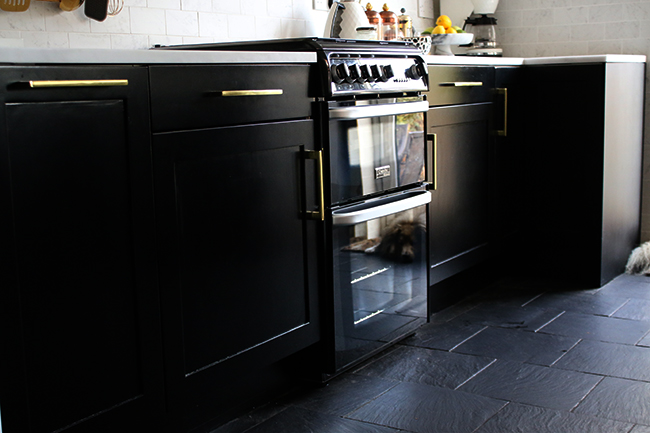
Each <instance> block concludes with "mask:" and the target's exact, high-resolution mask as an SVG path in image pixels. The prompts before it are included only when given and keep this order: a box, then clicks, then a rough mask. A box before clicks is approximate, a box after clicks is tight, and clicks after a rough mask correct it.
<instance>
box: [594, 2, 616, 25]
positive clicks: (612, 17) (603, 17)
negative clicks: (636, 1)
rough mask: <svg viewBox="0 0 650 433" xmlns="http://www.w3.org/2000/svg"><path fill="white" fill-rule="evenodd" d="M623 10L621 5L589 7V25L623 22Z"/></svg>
mask: <svg viewBox="0 0 650 433" xmlns="http://www.w3.org/2000/svg"><path fill="white" fill-rule="evenodd" d="M624 12H625V9H624V8H623V7H621V5H603V6H591V7H590V8H589V22H590V23H612V22H618V21H623V17H624Z"/></svg>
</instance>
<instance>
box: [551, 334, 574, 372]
mask: <svg viewBox="0 0 650 433" xmlns="http://www.w3.org/2000/svg"><path fill="white" fill-rule="evenodd" d="M581 342H582V338H580V339H578V341H576V343H575V344H574V345H573V346H571V347H569V348H568V349H567V351H566V352H564V353H563V354H562V356H560V357H559V358H558V359H556V360H555V361H553V363H552V364H551V365H549V367H553V366H554V365H555V364H556V363H557V362H558V361H559V360H560V359H562V358H564V357H565V356H566V354H567V353H569V352H570V351H571V350H573V348H574V347H576V346H577V345H578V344H580V343H581Z"/></svg>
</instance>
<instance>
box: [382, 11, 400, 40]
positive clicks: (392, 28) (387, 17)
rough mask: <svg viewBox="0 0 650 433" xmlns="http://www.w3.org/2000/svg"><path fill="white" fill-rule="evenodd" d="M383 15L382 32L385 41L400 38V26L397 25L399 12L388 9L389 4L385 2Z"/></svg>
mask: <svg viewBox="0 0 650 433" xmlns="http://www.w3.org/2000/svg"><path fill="white" fill-rule="evenodd" d="M382 9H383V10H382V11H381V12H379V15H380V16H381V34H382V39H383V40H384V41H394V40H397V39H399V28H398V27H397V14H396V13H395V12H391V11H389V10H388V5H387V4H386V3H384V6H383V7H382Z"/></svg>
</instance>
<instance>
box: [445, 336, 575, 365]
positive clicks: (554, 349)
mask: <svg viewBox="0 0 650 433" xmlns="http://www.w3.org/2000/svg"><path fill="white" fill-rule="evenodd" d="M579 341H580V339H579V338H575V337H563V336H559V335H549V334H541V333H539V332H530V331H522V330H519V329H504V328H492V327H488V328H485V329H484V330H483V331H481V332H479V333H478V334H476V335H474V336H473V337H472V338H470V339H469V340H467V341H465V342H464V343H463V344H461V345H460V346H458V347H457V348H455V349H454V350H453V352H456V353H467V354H470V355H480V356H487V357H490V358H498V359H506V360H509V361H519V362H528V363H531V364H539V365H547V366H548V365H552V364H553V363H554V362H555V361H557V360H558V359H560V357H562V356H563V355H564V354H565V353H566V352H567V351H568V350H569V349H571V348H572V347H573V346H575V345H576V344H577V343H578V342H579Z"/></svg>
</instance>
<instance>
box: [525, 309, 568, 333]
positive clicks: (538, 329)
mask: <svg viewBox="0 0 650 433" xmlns="http://www.w3.org/2000/svg"><path fill="white" fill-rule="evenodd" d="M564 313H566V311H562V312H561V313H560V314H558V315H557V316H555V317H553V318H552V319H551V320H549V321H548V322H546V323H544V324H543V325H542V326H540V327H539V328H537V329H535V330H534V331H533V332H538V331H540V330H541V329H542V328H544V327H545V326H546V325H548V324H550V323H551V322H552V321H554V320H555V319H557V318H558V317H560V316H561V315H563V314H564Z"/></svg>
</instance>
